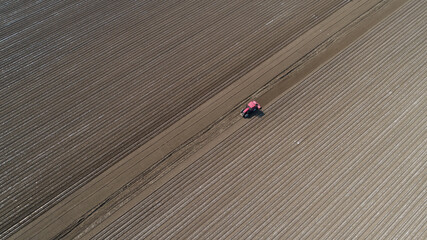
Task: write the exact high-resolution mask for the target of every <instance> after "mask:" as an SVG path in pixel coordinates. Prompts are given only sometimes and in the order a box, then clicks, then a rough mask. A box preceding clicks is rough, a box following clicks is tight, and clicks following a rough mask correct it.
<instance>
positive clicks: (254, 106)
mask: <svg viewBox="0 0 427 240" xmlns="http://www.w3.org/2000/svg"><path fill="white" fill-rule="evenodd" d="M258 109H261V105H259V103H257V102H256V101H251V102H250V103H248V105H247V106H246V108H245V109H242V111H240V115H242V117H244V118H249V117H250V116H251V114H252V113H255V112H256V111H258Z"/></svg>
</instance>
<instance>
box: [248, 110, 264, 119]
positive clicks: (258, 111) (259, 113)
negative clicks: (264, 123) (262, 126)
mask: <svg viewBox="0 0 427 240" xmlns="http://www.w3.org/2000/svg"><path fill="white" fill-rule="evenodd" d="M264 115H265V114H264V112H263V111H261V110H257V111H255V112H253V113H251V114H249V117H248V118H247V119H251V118H254V117H257V118H262V117H263V116H264Z"/></svg>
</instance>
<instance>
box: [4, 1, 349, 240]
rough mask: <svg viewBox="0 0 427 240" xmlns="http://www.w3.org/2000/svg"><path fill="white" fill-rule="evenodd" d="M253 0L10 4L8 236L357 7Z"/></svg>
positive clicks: (6, 37) (6, 84)
mask: <svg viewBox="0 0 427 240" xmlns="http://www.w3.org/2000/svg"><path fill="white" fill-rule="evenodd" d="M242 3H243V1H240V2H239V1H233V2H230V1H215V2H212V3H210V2H172V1H164V2H162V3H161V4H158V3H155V2H151V1H150V2H141V3H136V2H133V3H131V2H127V3H125V4H123V3H119V2H117V3H109V4H103V3H102V2H87V1H75V2H61V1H41V2H34V3H28V2H25V1H23V2H19V1H18V2H15V3H9V4H5V5H2V9H1V11H2V12H3V13H5V14H4V15H2V31H1V54H2V56H4V57H2V60H1V63H0V66H1V68H2V73H1V77H2V82H1V89H0V93H1V101H2V110H1V111H2V114H1V116H0V121H1V123H2V124H1V142H0V144H1V146H0V148H1V149H2V150H1V151H2V162H1V170H0V171H1V172H0V173H1V175H0V177H1V179H0V188H1V191H0V192H1V195H0V201H1V206H2V207H1V209H0V214H1V216H2V218H1V222H0V226H1V227H0V229H1V232H2V233H3V234H6V235H8V234H10V233H11V232H13V231H16V230H17V229H19V228H21V227H22V226H23V225H25V224H26V223H28V222H29V221H31V220H32V219H34V218H35V217H37V216H39V215H40V214H42V213H43V212H45V211H46V210H47V209H49V208H50V207H51V206H53V205H54V204H56V203H58V202H59V201H60V200H61V199H63V198H64V197H66V196H68V195H69V194H70V193H72V192H74V191H75V190H76V189H78V188H79V187H81V186H82V185H83V184H84V183H86V182H88V181H89V180H90V179H92V178H94V177H95V176H97V175H98V174H99V173H100V172H102V171H104V170H105V169H107V168H108V167H109V166H111V165H112V164H114V163H115V162H117V161H118V160H120V159H122V158H123V157H124V156H126V155H128V154H129V153H130V152H132V151H133V150H135V149H136V148H137V147H138V146H141V145H142V144H144V143H145V142H147V141H148V140H150V139H152V138H153V136H155V135H156V134H158V133H159V132H161V131H162V130H164V129H166V127H168V126H170V125H171V124H172V123H174V122H176V121H177V120H178V119H180V118H182V117H183V116H185V115H186V114H187V113H189V112H190V111H191V110H193V109H195V107H197V106H199V105H200V104H201V103H203V102H205V101H206V100H207V99H209V98H210V97H212V96H213V95H215V94H216V93H218V92H219V91H220V90H222V89H224V88H225V87H226V86H228V85H230V84H231V83H232V82H233V81H235V80H236V79H238V78H239V77H241V76H242V75H243V74H245V73H246V72H248V71H249V70H250V69H252V68H253V67H254V66H256V65H257V64H259V63H260V62H262V61H263V60H265V59H266V58H268V57H269V56H271V55H272V54H273V53H274V52H276V51H277V50H278V49H281V48H283V46H286V45H287V44H289V43H290V42H291V41H292V40H294V39H296V38H297V37H298V36H299V35H301V34H302V33H304V32H306V31H307V30H308V29H310V28H311V27H312V26H314V25H316V24H317V23H319V22H321V21H322V20H323V19H325V18H326V17H328V16H329V15H330V14H332V13H333V12H334V11H336V10H337V9H339V8H340V7H342V6H344V5H345V4H346V2H345V1H336V0H330V1H323V2H318V1H309V2H306V3H304V4H301V3H300V1H289V2H286V3H284V4H283V3H282V2H280V1H272V2H271V3H270V4H263V3H260V2H258V1H252V2H249V3H248V2H246V1H245V2H244V3H245V4H242ZM307 5H308V6H310V7H307ZM248 13H250V14H248ZM230 43H232V44H230ZM183 59H185V61H183ZM189 93H191V94H189ZM175 104H176V105H175ZM171 106H174V107H173V108H171ZM2 236H4V235H2Z"/></svg>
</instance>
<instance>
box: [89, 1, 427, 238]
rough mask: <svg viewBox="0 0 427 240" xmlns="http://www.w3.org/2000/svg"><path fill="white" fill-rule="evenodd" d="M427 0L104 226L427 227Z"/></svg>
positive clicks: (132, 232) (330, 234)
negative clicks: (426, 40) (426, 12)
mask: <svg viewBox="0 0 427 240" xmlns="http://www.w3.org/2000/svg"><path fill="white" fill-rule="evenodd" d="M425 10H426V4H425V3H422V2H420V1H415V0H414V1H409V3H408V4H406V5H405V6H404V7H403V8H402V9H400V10H399V11H397V12H396V13H394V14H393V15H392V16H391V17H389V18H387V19H386V20H385V21H383V22H382V23H381V24H379V25H377V26H376V27H375V28H374V29H372V30H371V31H369V32H368V33H367V34H366V35H364V36H363V37H362V38H361V39H359V40H358V41H356V42H354V43H353V44H352V45H351V46H350V47H348V48H347V49H346V50H344V51H342V52H341V53H340V54H339V55H337V56H336V57H335V58H333V59H332V60H331V61H330V62H328V63H327V64H325V65H324V66H323V67H321V68H319V69H318V70H316V71H315V72H313V73H312V74H311V75H310V76H309V77H307V78H306V79H304V80H303V81H302V82H301V83H299V84H298V85H297V86H296V87H295V88H293V89H292V90H291V91H290V92H287V93H286V94H284V95H283V96H281V97H280V98H278V99H277V100H276V101H275V102H274V103H273V104H271V105H270V106H269V107H268V108H266V109H265V110H264V111H265V115H264V116H262V117H260V118H254V119H251V120H250V121H246V120H242V123H240V125H241V127H240V128H238V129H237V130H236V131H235V132H234V133H233V134H231V135H230V136H229V137H227V138H226V139H225V140H224V141H222V142H221V143H219V144H218V145H216V146H215V147H213V148H212V149H211V150H210V151H208V152H207V153H206V154H204V155H203V156H202V157H200V158H198V159H197V160H195V161H194V163H193V164H191V165H190V166H189V167H187V168H186V169H185V170H183V171H182V172H181V173H179V174H178V175H176V176H175V177H174V178H172V179H171V180H170V181H168V182H167V183H166V184H164V185H163V186H162V187H161V188H159V189H158V190H157V191H155V192H153V193H152V194H151V195H149V196H148V197H146V198H145V199H143V200H142V201H140V202H138V203H137V204H135V205H134V206H133V207H132V208H129V209H128V210H127V211H126V212H123V213H122V215H121V216H119V215H117V216H119V217H117V218H116V219H115V220H114V221H112V222H110V224H108V225H106V226H104V227H105V228H103V229H101V228H99V229H101V231H100V232H99V233H98V234H97V235H95V238H96V239H108V238H125V239H132V238H135V239H159V238H162V239H169V238H171V239H176V238H182V239H262V238H269V239H270V238H276V239H324V238H334V239H358V238H363V239H365V238H367V239H391V238H397V239H402V238H406V239H424V238H425V237H426V232H425V230H426V226H427V219H426V216H427V209H426V191H425V189H426V188H427V178H426V174H425V173H426V167H427V162H426V159H427V151H426V146H427V121H426V120H427V115H426V111H425V109H427V82H426V79H427V45H426V42H425V39H426V37H427V28H426V25H425V23H426V20H427V16H426V14H425ZM403 19H404V20H403Z"/></svg>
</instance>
